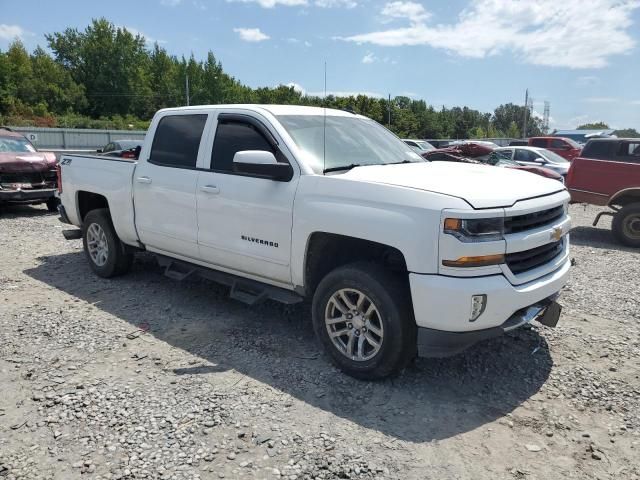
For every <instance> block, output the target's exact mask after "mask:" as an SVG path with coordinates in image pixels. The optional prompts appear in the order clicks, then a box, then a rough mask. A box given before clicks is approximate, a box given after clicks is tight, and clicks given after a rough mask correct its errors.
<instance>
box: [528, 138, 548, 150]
mask: <svg viewBox="0 0 640 480" xmlns="http://www.w3.org/2000/svg"><path fill="white" fill-rule="evenodd" d="M531 146H532V147H542V148H547V139H546V138H534V139H533V140H531Z"/></svg>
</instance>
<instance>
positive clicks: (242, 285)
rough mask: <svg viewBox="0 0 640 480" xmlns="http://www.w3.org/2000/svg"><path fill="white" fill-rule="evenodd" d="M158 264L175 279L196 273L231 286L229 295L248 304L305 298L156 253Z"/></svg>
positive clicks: (181, 278) (290, 302) (179, 279)
mask: <svg viewBox="0 0 640 480" xmlns="http://www.w3.org/2000/svg"><path fill="white" fill-rule="evenodd" d="M156 258H157V259H158V264H159V265H160V266H161V267H164V274H165V275H166V276H167V277H169V278H171V279H173V280H178V281H181V280H184V279H185V278H187V277H189V276H190V275H192V274H196V275H198V276H200V277H202V278H206V279H207V280H212V281H214V282H216V283H220V284H222V285H227V286H229V287H231V291H230V292H229V297H230V298H233V299H234V300H238V301H240V302H242V303H245V304H247V305H256V304H257V303H260V302H262V301H264V300H267V299H271V300H275V301H277V302H280V303H285V304H287V305H291V304H294V303H299V302H301V301H302V300H303V298H302V296H300V295H298V294H297V293H294V292H291V291H289V290H285V289H284V288H279V287H274V286H273V285H267V284H265V283H262V282H258V281H256V280H250V279H247V278H242V277H238V276H237V275H233V274H231V273H225V272H220V271H218V270H212V269H209V268H206V267H202V266H200V265H195V264H192V263H188V262H184V261H181V260H175V259H173V258H170V257H165V256H164V255H156Z"/></svg>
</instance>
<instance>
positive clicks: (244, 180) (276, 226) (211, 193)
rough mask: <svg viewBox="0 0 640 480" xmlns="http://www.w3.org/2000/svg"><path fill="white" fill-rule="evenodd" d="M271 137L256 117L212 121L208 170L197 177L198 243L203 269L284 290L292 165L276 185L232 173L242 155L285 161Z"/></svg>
mask: <svg viewBox="0 0 640 480" xmlns="http://www.w3.org/2000/svg"><path fill="white" fill-rule="evenodd" d="M272 135H273V134H272V133H271V132H270V131H269V130H268V128H267V127H266V122H265V123H263V122H262V121H261V120H260V119H258V118H256V117H252V116H248V115H227V116H225V114H221V115H220V116H219V117H218V122H217V127H216V133H215V137H214V142H213V150H212V155H211V163H210V165H209V167H210V169H209V171H201V172H200V175H199V177H198V185H197V192H196V195H197V203H198V225H199V233H198V243H199V245H200V255H201V257H202V259H203V260H205V261H206V262H208V263H211V264H213V265H216V266H219V267H222V268H223V269H227V270H230V271H233V272H238V273H246V274H249V275H251V276H254V277H257V278H258V279H260V280H267V281H271V282H272V283H277V284H283V285H289V284H290V283H291V267H290V258H291V228H292V223H293V219H292V214H293V201H294V197H295V192H296V188H297V184H298V178H299V177H298V175H299V173H298V171H297V169H296V168H295V165H294V171H295V173H294V176H293V178H292V180H290V181H288V182H279V181H274V180H270V179H266V178H259V177H255V176H249V175H245V174H237V173H234V172H233V156H234V155H235V153H236V152H239V151H242V150H268V151H271V152H272V153H274V154H275V155H276V158H277V159H278V161H287V159H286V158H285V157H284V154H283V153H282V152H281V151H280V150H279V149H278V147H277V146H276V145H275V142H274V138H275V137H273V136H272Z"/></svg>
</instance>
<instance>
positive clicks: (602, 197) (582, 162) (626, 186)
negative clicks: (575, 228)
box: [567, 138, 640, 247]
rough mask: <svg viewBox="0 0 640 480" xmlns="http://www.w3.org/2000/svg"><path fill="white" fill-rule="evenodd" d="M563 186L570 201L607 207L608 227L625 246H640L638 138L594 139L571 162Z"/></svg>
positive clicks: (639, 152) (596, 222)
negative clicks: (611, 218)
mask: <svg viewBox="0 0 640 480" xmlns="http://www.w3.org/2000/svg"><path fill="white" fill-rule="evenodd" d="M567 188H568V189H569V192H570V193H571V201H572V202H584V203H590V204H593V205H602V206H607V207H610V208H611V210H612V211H607V210H605V211H602V212H600V213H599V214H598V215H597V216H596V218H595V219H594V221H593V226H594V227H595V226H596V225H597V224H598V221H599V220H600V218H601V217H602V215H611V216H613V221H612V222H611V229H612V231H613V235H614V236H615V238H616V239H617V240H618V241H619V242H620V243H623V244H625V245H628V246H631V247H640V138H598V139H592V140H589V141H588V142H587V144H586V145H585V147H584V150H583V151H582V154H581V155H580V156H579V157H577V158H576V159H575V160H574V161H573V162H571V168H570V169H569V173H568V175H567Z"/></svg>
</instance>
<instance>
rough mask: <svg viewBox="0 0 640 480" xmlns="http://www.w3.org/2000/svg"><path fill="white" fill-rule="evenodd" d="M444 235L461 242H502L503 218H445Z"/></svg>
mask: <svg viewBox="0 0 640 480" xmlns="http://www.w3.org/2000/svg"><path fill="white" fill-rule="evenodd" d="M444 233H447V234H449V235H453V236H454V237H456V238H457V239H458V240H460V241H461V242H492V241H496V240H502V239H503V234H504V218H502V217H500V218H473V219H471V218H446V219H445V220H444Z"/></svg>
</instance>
